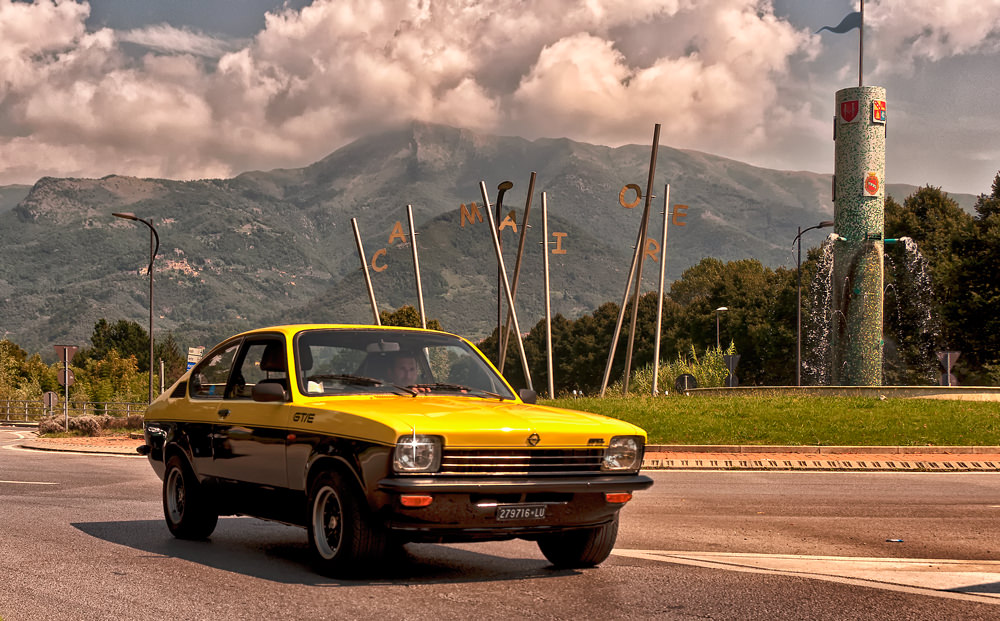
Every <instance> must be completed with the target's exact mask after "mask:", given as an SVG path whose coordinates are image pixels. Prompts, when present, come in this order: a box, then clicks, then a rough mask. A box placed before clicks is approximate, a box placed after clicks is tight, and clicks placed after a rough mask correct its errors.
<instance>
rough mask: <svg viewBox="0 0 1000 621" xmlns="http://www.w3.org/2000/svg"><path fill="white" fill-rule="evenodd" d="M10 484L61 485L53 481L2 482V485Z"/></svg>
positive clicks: (0, 482)
mask: <svg viewBox="0 0 1000 621" xmlns="http://www.w3.org/2000/svg"><path fill="white" fill-rule="evenodd" d="M3 483H9V484H11V485H59V484H58V483H53V482H51V481H0V484H3Z"/></svg>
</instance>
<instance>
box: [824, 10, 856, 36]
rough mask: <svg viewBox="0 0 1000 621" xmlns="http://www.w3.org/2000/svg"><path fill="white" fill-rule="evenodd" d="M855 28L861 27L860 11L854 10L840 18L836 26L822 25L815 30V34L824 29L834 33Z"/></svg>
mask: <svg viewBox="0 0 1000 621" xmlns="http://www.w3.org/2000/svg"><path fill="white" fill-rule="evenodd" d="M855 28H861V12H860V11H855V12H854V13H849V14H848V15H847V17H845V18H844V19H842V20H841V21H840V23H839V24H837V25H836V26H823V27H822V28H820V29H819V30H817V31H816V34H819V33H821V32H823V31H824V30H829V31H830V32H832V33H835V34H844V33H845V32H850V31H851V30H854V29H855Z"/></svg>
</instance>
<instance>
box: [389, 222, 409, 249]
mask: <svg viewBox="0 0 1000 621" xmlns="http://www.w3.org/2000/svg"><path fill="white" fill-rule="evenodd" d="M396 238H399V240H400V241H402V242H403V243H404V244H405V243H406V235H404V234H403V223H402V222H400V221H399V220H396V225H395V226H393V227H392V234H390V235H389V243H390V244H391V243H392V240H394V239H396Z"/></svg>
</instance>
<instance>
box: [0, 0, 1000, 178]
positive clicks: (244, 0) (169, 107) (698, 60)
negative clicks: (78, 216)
mask: <svg viewBox="0 0 1000 621" xmlns="http://www.w3.org/2000/svg"><path fill="white" fill-rule="evenodd" d="M857 8H858V5H857V3H856V2H852V1H851V0H490V1H488V2H487V1H483V2H476V1H471V0H464V1H463V0H312V1H309V0H288V1H286V2H282V1H281V0H90V1H89V2H83V1H73V0H35V1H33V2H25V1H21V0H17V1H15V0H0V184H10V183H33V182H34V181H35V180H37V179H38V178H39V177H41V176H44V175H51V176H60V177H64V176H82V177H100V176H104V175H107V174H112V173H117V174H126V175H138V176H147V177H167V178H174V179H192V178H205V177H227V176H231V175H234V174H238V173H240V172H243V171H246V170H267V169H272V168H288V167H297V166H303V165H306V164H309V163H312V162H313V161H315V160H318V159H320V158H322V157H324V156H325V155H327V154H328V153H330V152H332V151H334V150H335V149H337V148H338V147H340V146H342V145H344V144H346V143H348V142H350V141H352V140H354V139H356V138H358V137H360V136H363V135H365V134H368V133H372V132H378V131H382V130H385V129H388V128H390V127H391V126H393V125H394V124H397V123H401V122H404V121H406V120H408V119H418V120H423V121H430V122H435V123H445V124H449V125H454V126H459V127H466V128H470V129H473V130H477V131H482V132H488V133H497V134H503V135H519V136H524V137H526V138H537V137H542V136H545V137H562V136H565V137H569V138H572V139H574V140H581V141H585V142H591V143H596V144H606V145H621V144H627V143H636V144H648V143H649V140H650V139H651V137H652V128H653V124H655V123H661V124H662V126H663V129H662V134H661V144H664V145H668V146H671V147H678V148H690V149H698V150H702V151H707V152H710V153H716V154H719V155H724V156H727V157H732V158H735V159H739V160H743V161H746V162H750V163H752V164H756V165H759V166H765V167H769V168H780V169H788V170H811V171H815V172H822V173H830V172H832V170H833V142H832V139H831V133H832V129H831V127H832V118H833V114H834V105H833V101H834V93H835V92H836V91H837V90H838V89H840V88H844V87H850V86H857V80H858V66H857V65H858V31H856V30H855V31H852V32H850V33H847V34H841V35H837V34H830V33H824V34H822V35H817V34H814V32H815V31H816V30H817V29H818V28H819V27H820V26H824V25H835V24H837V23H838V22H839V21H840V20H841V19H842V18H843V17H844V16H846V15H847V14H848V13H849V12H851V11H853V10H856V9H857ZM865 24H866V27H865V74H864V77H865V80H864V81H865V84H870V85H879V86H884V87H886V89H887V90H888V97H887V98H888V110H889V125H888V127H889V130H888V132H889V134H888V154H887V166H886V168H887V171H886V174H887V180H888V181H889V182H892V183H912V184H920V185H923V184H928V183H929V184H931V185H935V186H940V187H943V188H944V189H945V190H948V191H951V192H968V193H977V194H978V193H980V192H986V191H989V188H990V185H991V183H992V181H993V177H994V175H995V174H996V173H997V171H998V170H1000V79H998V73H1000V72H998V69H1000V0H868V2H866V4H865Z"/></svg>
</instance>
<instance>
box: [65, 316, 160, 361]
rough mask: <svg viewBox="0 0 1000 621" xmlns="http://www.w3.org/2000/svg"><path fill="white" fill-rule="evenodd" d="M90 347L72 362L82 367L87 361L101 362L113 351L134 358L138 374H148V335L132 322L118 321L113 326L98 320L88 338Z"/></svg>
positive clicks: (83, 350) (105, 321)
mask: <svg viewBox="0 0 1000 621" xmlns="http://www.w3.org/2000/svg"><path fill="white" fill-rule="evenodd" d="M90 342H91V343H92V344H93V346H92V347H89V348H84V349H81V350H80V351H79V352H77V354H76V357H75V358H74V361H75V362H76V363H77V364H79V365H80V366H84V365H85V364H86V362H87V361H88V360H103V359H104V358H106V357H107V356H108V354H109V353H110V352H111V351H112V350H114V351H117V352H118V354H119V355H120V356H121V357H123V358H127V357H129V356H134V357H135V359H136V363H137V365H138V370H139V372H140V373H148V372H149V333H148V332H146V331H145V330H144V329H143V328H142V326H140V325H139V324H138V323H136V322H134V321H126V320H125V319H119V320H118V321H116V322H115V323H113V324H109V323H108V322H107V320H105V319H100V320H99V321H98V322H97V323H95V324H94V333H93V335H92V336H91V337H90Z"/></svg>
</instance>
